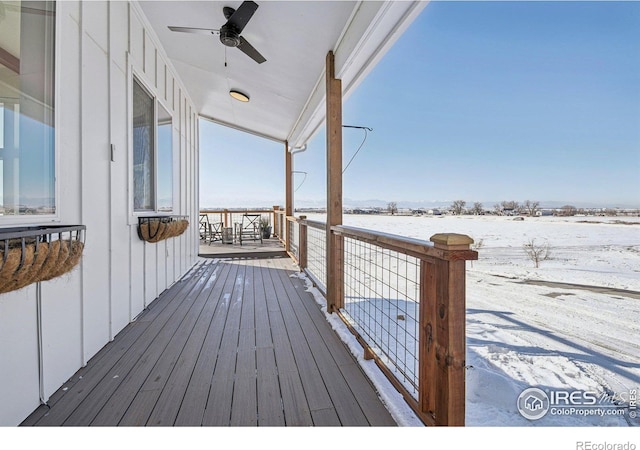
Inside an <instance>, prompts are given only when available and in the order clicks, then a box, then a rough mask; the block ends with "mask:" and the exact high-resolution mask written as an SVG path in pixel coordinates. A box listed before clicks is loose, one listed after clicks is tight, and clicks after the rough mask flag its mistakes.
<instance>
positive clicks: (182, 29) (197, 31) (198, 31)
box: [168, 26, 220, 34]
mask: <svg viewBox="0 0 640 450" xmlns="http://www.w3.org/2000/svg"><path fill="white" fill-rule="evenodd" d="M168 28H169V29H170V30H171V31H179V32H181V33H194V34H218V33H220V30H212V29H211V28H193V27H171V26H170V27H168Z"/></svg>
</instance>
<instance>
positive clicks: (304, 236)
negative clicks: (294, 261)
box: [298, 216, 307, 271]
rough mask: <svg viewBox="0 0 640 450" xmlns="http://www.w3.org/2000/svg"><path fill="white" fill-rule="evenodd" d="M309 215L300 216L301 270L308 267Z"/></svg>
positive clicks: (299, 252)
mask: <svg viewBox="0 0 640 450" xmlns="http://www.w3.org/2000/svg"><path fill="white" fill-rule="evenodd" d="M306 220H307V216H300V221H299V222H298V225H299V227H300V228H299V230H300V231H299V236H300V242H298V265H299V266H300V270H301V271H304V269H305V268H306V267H307V222H306Z"/></svg>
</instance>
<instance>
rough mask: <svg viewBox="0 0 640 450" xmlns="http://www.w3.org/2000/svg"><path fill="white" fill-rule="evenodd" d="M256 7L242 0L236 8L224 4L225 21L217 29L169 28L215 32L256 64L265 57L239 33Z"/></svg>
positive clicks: (229, 45) (190, 31)
mask: <svg viewBox="0 0 640 450" xmlns="http://www.w3.org/2000/svg"><path fill="white" fill-rule="evenodd" d="M256 9H258V4H257V3H255V2H251V1H246V2H242V5H240V7H239V8H238V9H233V8H231V7H229V6H225V7H224V8H222V12H223V14H224V17H225V18H226V19H227V22H226V23H225V24H224V25H222V27H221V28H220V29H219V30H214V29H210V28H192V27H174V26H170V27H169V29H170V30H171V31H178V32H182V33H197V34H213V35H216V34H217V35H219V36H220V42H222V43H223V44H224V45H226V46H227V47H236V48H237V49H238V50H240V51H242V52H243V53H244V54H246V55H247V56H249V57H250V58H251V59H253V60H254V61H255V62H257V63H258V64H262V63H263V62H265V61H266V59H265V57H264V56H262V55H261V54H260V52H258V50H256V49H255V48H253V46H252V45H251V44H249V42H248V41H247V40H246V39H245V38H243V37H242V36H241V35H240V33H242V30H244V27H245V26H247V23H248V22H249V20H250V19H251V17H252V16H253V13H255V12H256Z"/></svg>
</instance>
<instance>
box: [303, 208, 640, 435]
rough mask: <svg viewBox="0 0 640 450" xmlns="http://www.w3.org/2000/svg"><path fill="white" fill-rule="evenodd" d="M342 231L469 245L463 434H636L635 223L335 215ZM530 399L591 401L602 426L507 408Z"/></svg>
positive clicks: (639, 272) (639, 245)
mask: <svg viewBox="0 0 640 450" xmlns="http://www.w3.org/2000/svg"><path fill="white" fill-rule="evenodd" d="M308 218H309V219H315V220H324V217H323V216H320V215H308ZM623 222H626V223H623ZM344 223H345V225H352V226H356V227H362V228H369V229H373V230H379V231H383V232H387V233H393V234H398V235H403V236H409V237H414V238H418V239H424V240H428V239H429V237H430V236H431V235H433V234H435V233H441V232H455V233H464V234H467V235H469V236H471V237H472V238H473V239H474V240H475V242H476V244H475V245H477V246H478V248H477V249H478V251H479V260H478V261H474V262H473V263H471V262H468V263H467V365H468V369H467V370H468V371H467V418H466V423H467V425H468V426H478V427H489V426H508V427H512V426H518V427H531V426H536V427H539V426H543V427H545V426H554V427H556V426H562V427H584V426H587V427H594V426H597V427H600V426H617V427H627V426H638V425H640V422H639V420H638V418H637V417H636V418H633V417H631V416H632V415H633V414H631V415H630V414H629V412H630V411H629V408H628V406H629V405H628V400H629V395H630V393H631V392H633V390H636V391H640V294H639V293H638V292H639V291H640V218H638V217H571V218H557V217H539V218H525V220H514V219H513V218H512V217H494V216H475V217H474V216H458V217H450V216H443V217H426V216H425V217H421V216H415V217H414V216H365V215H345V216H344ZM531 238H534V239H535V241H536V242H539V243H544V242H548V244H549V247H550V249H551V259H549V260H545V261H542V262H541V263H540V267H539V268H537V269H536V268H535V267H534V264H533V262H532V261H531V260H530V259H528V258H527V256H526V254H525V252H524V250H523V245H524V244H525V243H527V242H528V241H529V239H531ZM634 291H635V292H634ZM335 326H336V327H339V325H338V324H336V325H335ZM530 387H538V388H540V389H542V390H544V391H545V392H559V391H565V392H578V393H583V392H589V393H591V392H593V393H597V395H598V408H596V409H598V410H601V411H604V412H603V413H602V414H604V415H602V416H600V415H581V414H579V413H578V412H573V413H571V414H569V415H558V414H556V415H554V414H551V413H548V414H547V415H545V416H544V417H543V418H541V419H539V420H529V419H526V418H525V417H523V416H522V415H521V414H520V413H519V411H518V408H517V401H518V396H519V395H520V394H521V393H522V392H523V391H524V390H525V389H527V388H530ZM601 401H602V402H603V403H600V402H601ZM602 404H606V405H607V406H602ZM613 405H616V406H613ZM578 409H580V408H578ZM592 410H593V409H592ZM563 411H565V412H566V411H567V410H563ZM583 411H584V410H583ZM398 414H405V419H403V420H405V422H404V423H405V424H408V425H411V424H412V423H411V419H410V417H409V415H406V412H403V411H402V412H398ZM639 444H640V443H639ZM574 448H575V447H574Z"/></svg>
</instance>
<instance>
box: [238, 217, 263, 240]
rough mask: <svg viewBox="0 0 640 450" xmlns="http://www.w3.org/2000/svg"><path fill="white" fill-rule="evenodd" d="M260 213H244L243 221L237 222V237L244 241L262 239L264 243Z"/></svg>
mask: <svg viewBox="0 0 640 450" xmlns="http://www.w3.org/2000/svg"><path fill="white" fill-rule="evenodd" d="M260 217H261V215H260V214H243V215H242V222H240V223H239V224H237V226H238V228H237V229H236V239H237V240H238V242H239V243H240V245H242V241H260V243H261V244H262V229H261V228H260Z"/></svg>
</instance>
